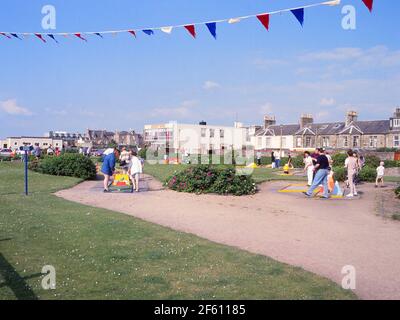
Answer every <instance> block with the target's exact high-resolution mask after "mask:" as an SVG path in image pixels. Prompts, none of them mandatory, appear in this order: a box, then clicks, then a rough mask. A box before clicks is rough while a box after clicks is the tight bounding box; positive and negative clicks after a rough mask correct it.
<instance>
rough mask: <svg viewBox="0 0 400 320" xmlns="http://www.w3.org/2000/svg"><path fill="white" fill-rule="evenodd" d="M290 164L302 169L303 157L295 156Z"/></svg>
mask: <svg viewBox="0 0 400 320" xmlns="http://www.w3.org/2000/svg"><path fill="white" fill-rule="evenodd" d="M292 164H293V166H294V167H295V168H303V167H304V157H302V156H297V157H294V158H293V159H292Z"/></svg>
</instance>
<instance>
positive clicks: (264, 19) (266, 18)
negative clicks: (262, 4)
mask: <svg viewBox="0 0 400 320" xmlns="http://www.w3.org/2000/svg"><path fill="white" fill-rule="evenodd" d="M257 18H258V20H260V22H261V23H262V24H263V26H264V27H265V29H267V30H269V14H260V15H258V16H257Z"/></svg>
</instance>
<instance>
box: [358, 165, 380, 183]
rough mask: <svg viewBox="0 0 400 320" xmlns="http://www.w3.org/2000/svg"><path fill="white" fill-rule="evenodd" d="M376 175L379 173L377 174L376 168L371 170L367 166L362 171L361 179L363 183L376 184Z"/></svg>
mask: <svg viewBox="0 0 400 320" xmlns="http://www.w3.org/2000/svg"><path fill="white" fill-rule="evenodd" d="M376 175H377V173H376V169H375V168H371V167H368V166H365V167H364V168H362V170H361V171H360V174H359V178H360V180H361V181H365V182H375V180H376Z"/></svg>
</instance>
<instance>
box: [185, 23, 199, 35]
mask: <svg viewBox="0 0 400 320" xmlns="http://www.w3.org/2000/svg"><path fill="white" fill-rule="evenodd" d="M185 29H186V30H187V31H189V33H190V34H191V35H192V37H193V38H196V27H195V26H194V24H189V25H187V26H185Z"/></svg>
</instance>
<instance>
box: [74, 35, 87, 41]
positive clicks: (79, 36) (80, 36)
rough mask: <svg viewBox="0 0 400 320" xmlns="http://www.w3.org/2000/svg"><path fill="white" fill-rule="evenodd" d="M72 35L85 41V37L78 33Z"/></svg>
mask: <svg viewBox="0 0 400 320" xmlns="http://www.w3.org/2000/svg"><path fill="white" fill-rule="evenodd" d="M74 36H75V37H77V38H79V39H81V40H83V41H86V42H87V39H85V38H84V37H82V35H81V34H80V33H74Z"/></svg>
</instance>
